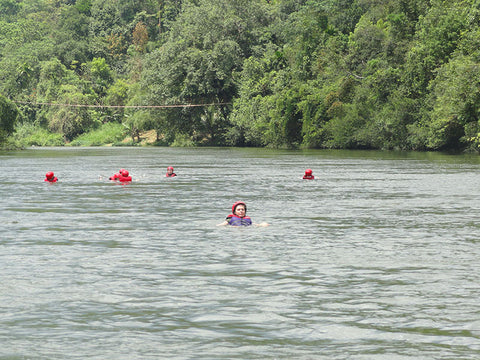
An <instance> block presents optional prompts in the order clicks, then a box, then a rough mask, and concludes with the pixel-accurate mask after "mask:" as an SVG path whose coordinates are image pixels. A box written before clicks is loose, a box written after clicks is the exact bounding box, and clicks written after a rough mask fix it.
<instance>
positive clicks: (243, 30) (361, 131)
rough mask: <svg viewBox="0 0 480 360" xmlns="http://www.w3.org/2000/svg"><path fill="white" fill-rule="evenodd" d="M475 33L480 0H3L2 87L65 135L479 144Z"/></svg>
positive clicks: (410, 146) (26, 114) (416, 146)
mask: <svg viewBox="0 0 480 360" xmlns="http://www.w3.org/2000/svg"><path fill="white" fill-rule="evenodd" d="M479 35H480V1H478V0H453V1H446V0H430V1H422V0H408V1H407V0H340V1H338V0H335V1H333V0H238V1H230V0H143V1H131V0H57V1H50V0H34V1H31V0H29V1H26V0H25V1H21V0H0V95H2V96H3V97H0V100H1V102H2V104H3V103H5V104H7V103H8V106H7V107H8V108H9V106H10V105H14V104H16V107H15V109H17V108H18V110H17V111H18V112H19V114H21V115H22V116H21V121H18V122H17V125H16V126H17V127H18V126H22V125H24V124H35V126H39V127H41V128H43V129H47V130H48V131H50V132H53V133H58V134H61V135H62V136H63V138H64V139H65V141H67V142H68V141H72V140H74V139H75V138H76V137H78V136H80V135H82V134H83V133H85V132H88V131H91V130H93V129H96V128H98V127H100V126H101V125H102V124H105V123H111V122H113V123H122V124H123V125H124V126H125V129H128V130H129V131H130V134H131V135H132V137H133V138H134V139H135V135H137V138H138V134H139V133H140V132H142V131H147V130H152V129H153V130H156V132H157V139H159V140H160V139H162V141H161V143H162V144H167V145H168V144H181V143H183V144H194V145H227V146H231V145H234V146H270V147H285V148H297V147H308V148H349V149H402V150H466V151H479V150H480V123H479V118H480V105H479V104H480V86H479V84H480V72H479V69H480V63H479V61H480V50H479V49H480V46H479V45H480V44H479V43H480V40H479V39H480V36H479ZM7 99H8V100H7ZM175 105H179V106H178V107H175ZM188 105H195V106H188ZM2 106H3V107H4V109H3V110H2V111H3V113H2V116H4V114H6V113H8V111H10V110H8V111H7V108H6V107H5V106H6V105H2ZM165 106H168V107H165ZM9 114H10V115H8V116H9V117H8V118H7V117H5V118H2V119H0V121H1V122H0V123H1V124H2V137H0V141H4V140H5V138H6V136H8V135H9V134H11V133H12V131H13V130H14V129H15V128H14V127H12V126H14V124H15V121H14V120H12V119H13V117H14V118H15V119H16V118H17V116H16V115H15V116H13V115H12V114H13V113H9ZM5 116H6V115H5ZM12 116H13V117H12ZM7 124H8V126H7Z"/></svg>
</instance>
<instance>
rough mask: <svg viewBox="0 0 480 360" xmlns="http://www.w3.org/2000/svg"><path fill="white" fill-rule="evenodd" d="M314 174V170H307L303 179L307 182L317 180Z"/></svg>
mask: <svg viewBox="0 0 480 360" xmlns="http://www.w3.org/2000/svg"><path fill="white" fill-rule="evenodd" d="M312 173H313V171H312V169H307V170H305V175H303V178H304V179H305V180H313V179H315V176H313V174H312Z"/></svg>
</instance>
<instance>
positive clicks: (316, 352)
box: [0, 148, 480, 360]
mask: <svg viewBox="0 0 480 360" xmlns="http://www.w3.org/2000/svg"><path fill="white" fill-rule="evenodd" d="M169 165H172V166H174V167H175V172H176V173H177V174H178V176H177V177H176V178H165V177H164V174H165V170H166V167H167V166H169ZM120 168H126V169H128V170H129V171H130V173H131V174H132V176H133V178H134V181H133V182H132V183H131V184H127V185H119V184H116V183H113V182H111V181H109V180H107V178H108V176H110V175H112V174H113V173H114V172H117V171H118V169H120ZM306 168H312V169H313V171H314V175H315V176H316V180H314V181H306V180H301V177H302V175H303V172H304V170H305V169H306ZM47 171H54V172H55V175H56V176H58V178H59V182H58V183H55V184H49V183H45V182H44V181H43V179H44V176H45V173H46V172H47ZM0 172H1V174H2V176H1V179H0V185H1V186H0V263H1V269H2V270H1V272H0V284H1V285H0V345H1V346H0V358H1V359H12V360H15V359H368V360H370V359H389V360H390V359H394V360H395V359H455V360H458V359H479V358H480V307H479V299H480V225H479V216H480V176H479V174H480V158H479V157H478V156H467V155H459V156H453V155H444V154H443V155H442V154H431V153H420V154H419V153H394V152H361V151H357V152H348V151H280V150H266V149H232V148H221V149H212V148H197V149H179V148H50V149H28V150H25V151H20V152H1V153H0ZM239 199H241V200H244V201H245V202H246V203H247V206H248V215H250V216H251V217H252V219H253V221H254V222H257V223H259V222H268V223H269V224H271V225H270V226H269V227H249V228H232V227H218V226H216V225H217V224H218V223H221V222H222V221H223V220H224V218H225V216H226V215H227V214H229V213H230V208H231V205H232V203H233V202H234V201H236V200H239Z"/></svg>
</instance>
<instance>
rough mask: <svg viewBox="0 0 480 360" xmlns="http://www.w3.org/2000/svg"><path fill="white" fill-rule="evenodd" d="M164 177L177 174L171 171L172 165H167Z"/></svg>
mask: <svg viewBox="0 0 480 360" xmlns="http://www.w3.org/2000/svg"><path fill="white" fill-rule="evenodd" d="M165 176H166V177H174V176H177V174H175V173H174V172H173V167H172V166H169V167H167V173H166V174H165Z"/></svg>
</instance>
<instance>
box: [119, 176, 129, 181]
mask: <svg viewBox="0 0 480 360" xmlns="http://www.w3.org/2000/svg"><path fill="white" fill-rule="evenodd" d="M118 181H120V182H129V181H132V177H131V176H130V175H129V176H120V177H119V178H118Z"/></svg>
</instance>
